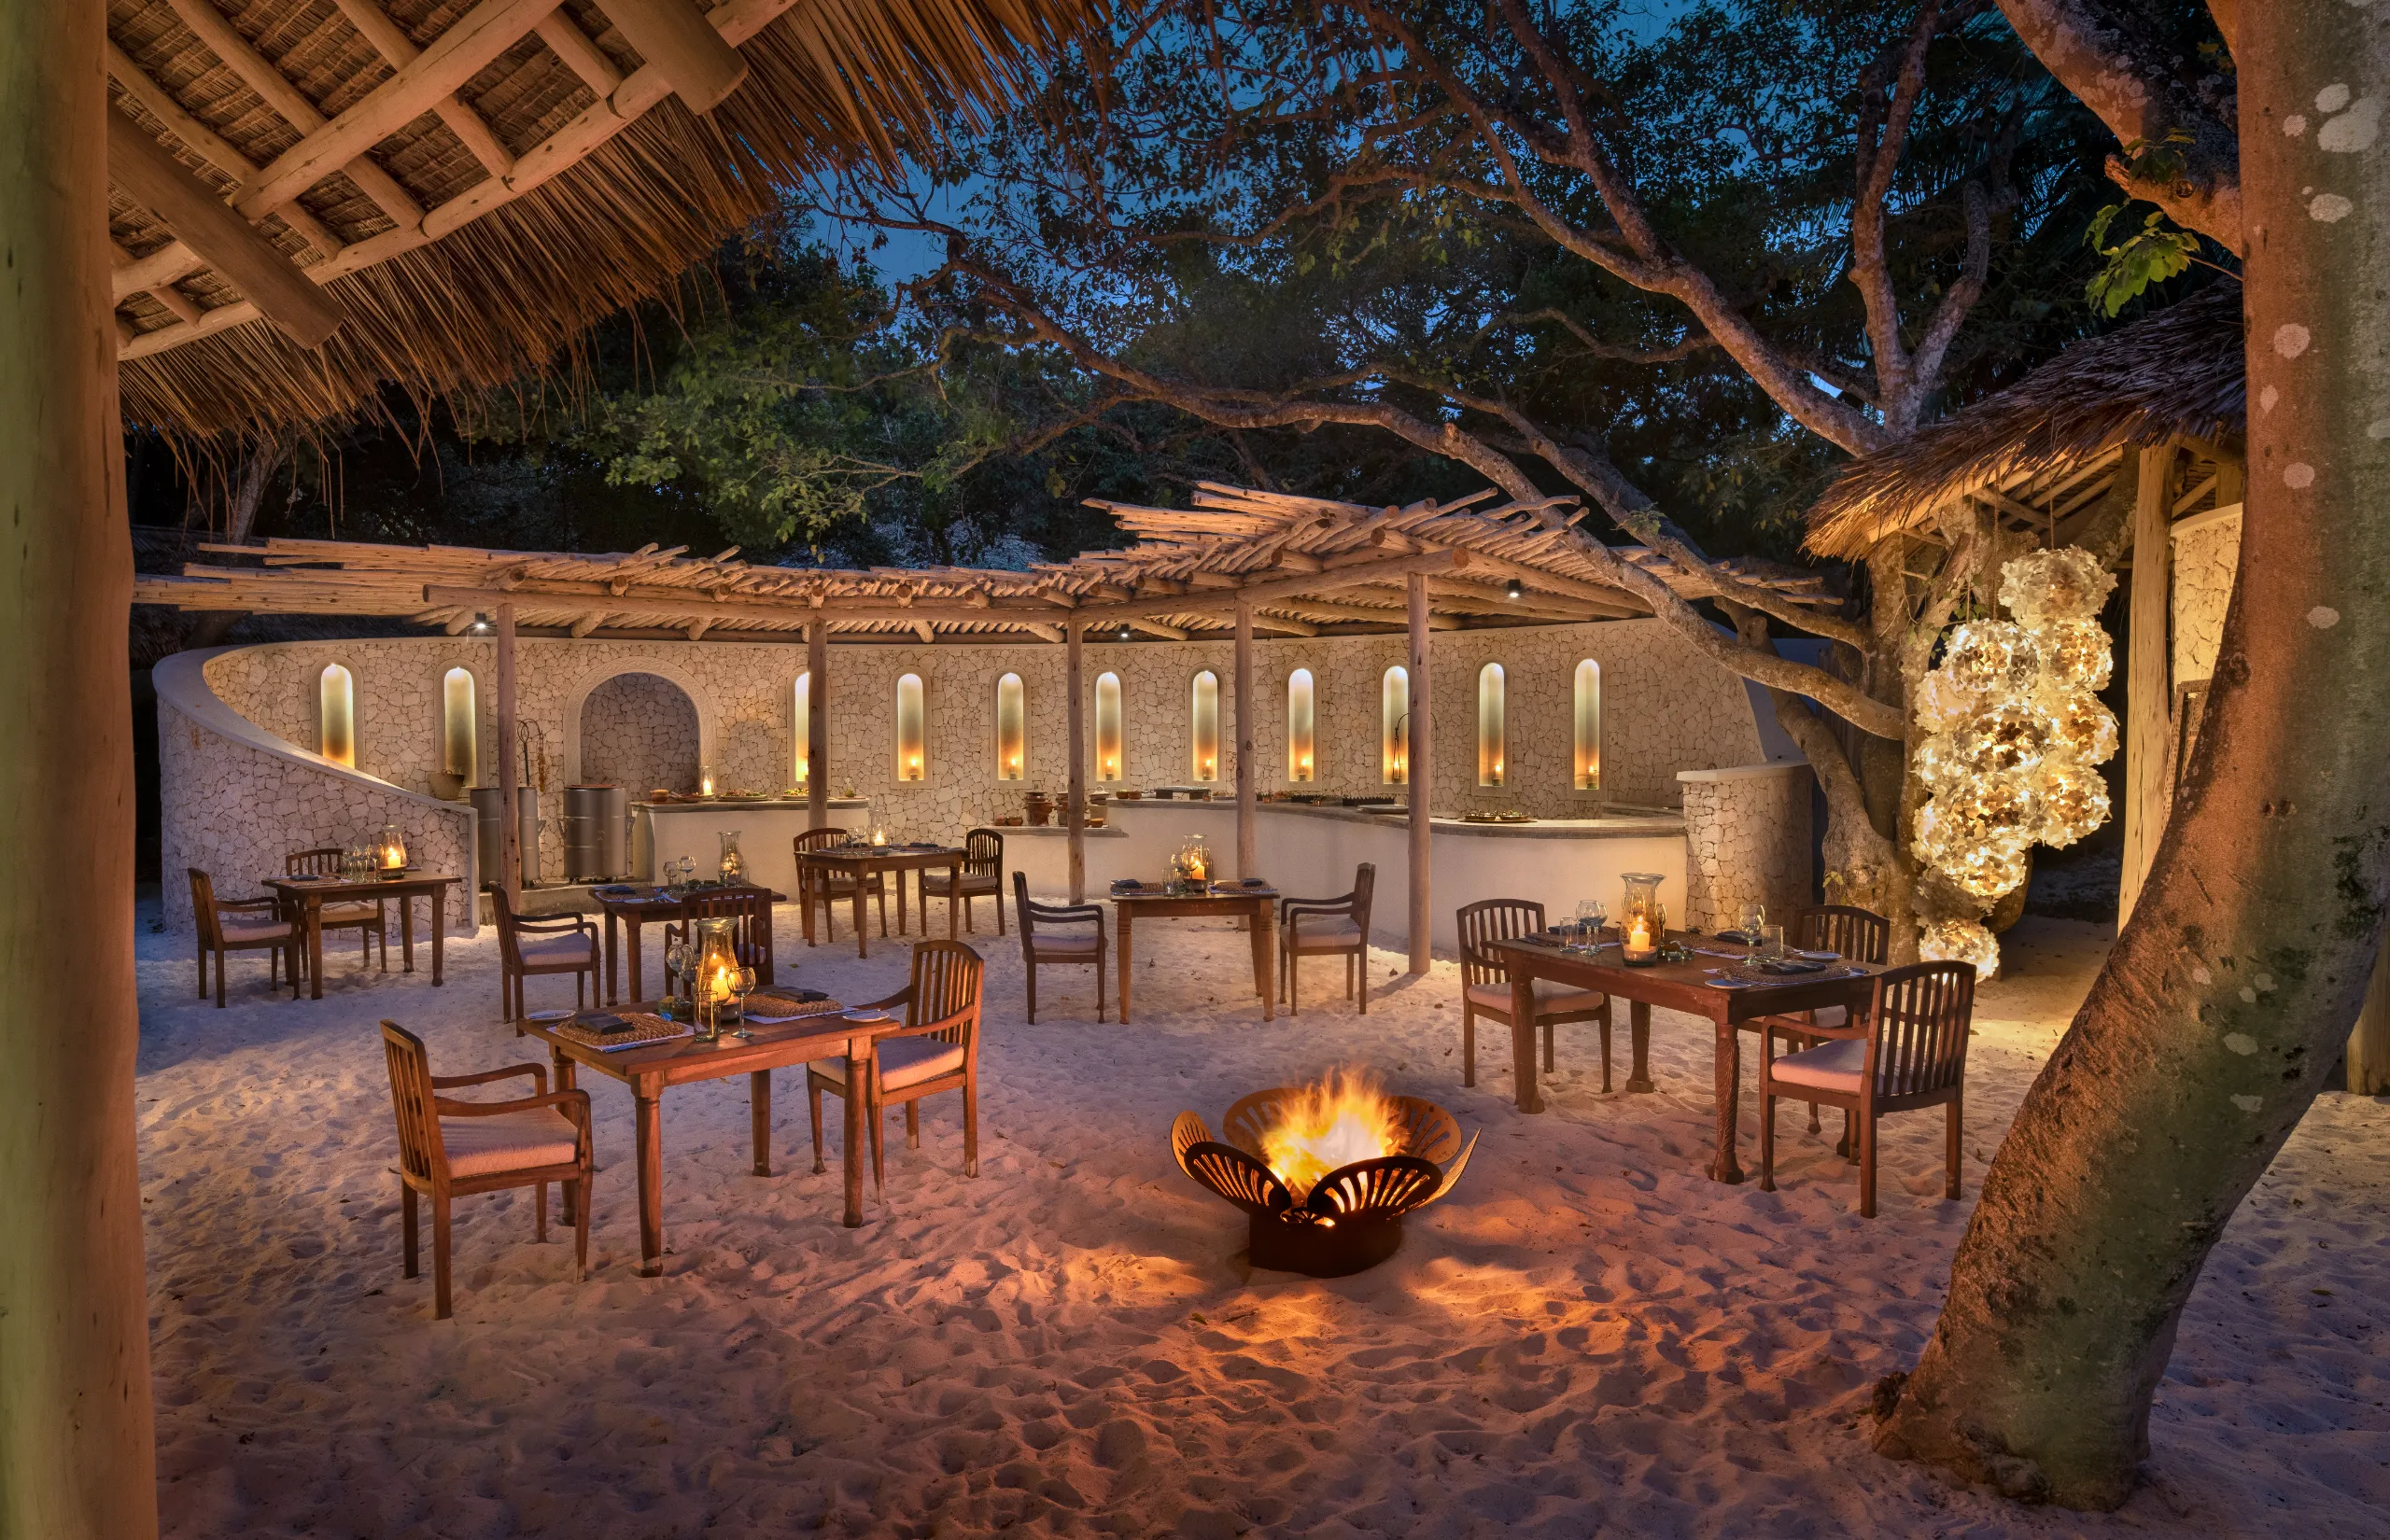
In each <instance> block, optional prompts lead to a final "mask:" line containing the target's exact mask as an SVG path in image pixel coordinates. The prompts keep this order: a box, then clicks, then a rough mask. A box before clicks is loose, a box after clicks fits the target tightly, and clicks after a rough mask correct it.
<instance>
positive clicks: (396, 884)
mask: <svg viewBox="0 0 2390 1540" xmlns="http://www.w3.org/2000/svg"><path fill="white" fill-rule="evenodd" d="M459 880H460V879H459V878H457V877H452V876H442V875H438V874H437V873H429V872H420V873H418V872H410V873H408V874H407V875H404V876H400V877H356V878H351V877H308V876H279V877H266V878H263V879H262V881H263V882H264V885H265V886H266V887H268V888H270V889H274V897H276V898H278V899H280V900H281V901H282V902H283V903H284V904H285V905H287V906H288V910H289V913H290V917H291V918H292V919H294V920H295V921H296V922H297V923H298V925H299V927H300V929H301V930H302V931H303V932H304V933H305V935H306V937H307V978H308V981H309V982H308V988H307V998H308V999H310V1000H321V999H323V998H324V905H325V904H327V903H359V902H363V903H371V902H372V901H373V900H375V899H396V900H398V902H399V936H400V945H401V949H402V951H403V954H404V956H405V959H406V963H405V967H404V970H403V971H404V972H406V973H414V972H415V900H416V899H428V900H429V901H430V903H431V982H432V984H433V985H434V986H435V987H436V986H438V985H441V984H443V983H445V982H447V981H446V979H445V977H444V976H443V962H444V960H445V949H444V947H443V942H444V941H445V939H446V936H447V932H448V926H447V924H446V912H447V907H448V889H449V888H450V887H451V886H453V885H454V884H455V883H457V881H459ZM384 945H385V946H386V947H387V945H388V943H387V940H386V941H385V942H384ZM383 966H384V967H385V968H386V969H387V967H388V966H389V959H388V956H387V952H386V953H385V955H384V958H383Z"/></svg>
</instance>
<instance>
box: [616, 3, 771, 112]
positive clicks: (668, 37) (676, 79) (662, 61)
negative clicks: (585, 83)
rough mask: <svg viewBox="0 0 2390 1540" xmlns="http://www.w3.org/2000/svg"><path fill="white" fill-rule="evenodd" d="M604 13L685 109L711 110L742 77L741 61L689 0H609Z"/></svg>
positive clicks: (744, 70)
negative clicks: (612, 1)
mask: <svg viewBox="0 0 2390 1540" xmlns="http://www.w3.org/2000/svg"><path fill="white" fill-rule="evenodd" d="M606 15H607V16H608V17H609V18H610V19H612V21H613V23H614V25H615V26H616V27H618V28H620V29H621V30H622V34H623V35H624V36H625V37H626V38H628V39H630V45H631V47H633V48H635V49H639V52H640V58H642V59H644V60H646V61H647V62H648V63H651V64H654V66H655V67H656V70H657V71H658V73H660V74H661V75H662V76H663V77H664V78H665V79H666V80H667V81H668V82H669V83H670V84H671V87H672V90H673V91H674V92H675V93H677V94H678V95H679V96H680V98H681V102H682V105H684V106H686V107H687V108H688V109H689V110H690V111H691V112H711V111H712V110H713V109H714V108H716V107H718V106H720V105H722V101H723V98H724V97H726V96H728V95H729V94H730V93H731V92H732V91H737V90H738V83H739V82H740V81H742V80H744V79H746V78H747V60H746V56H745V55H743V54H741V53H740V52H739V51H738V49H735V48H732V47H731V46H730V45H729V44H728V43H726V42H724V41H723V36H722V34H720V33H719V32H716V31H715V30H714V27H713V23H712V22H710V21H707V20H706V19H705V16H704V15H703V14H702V13H701V12H700V11H698V9H697V7H696V6H694V5H692V4H690V0H614V3H613V4H612V5H611V6H608V7H606Z"/></svg>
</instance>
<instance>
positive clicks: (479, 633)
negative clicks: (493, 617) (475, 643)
mask: <svg viewBox="0 0 2390 1540" xmlns="http://www.w3.org/2000/svg"><path fill="white" fill-rule="evenodd" d="M473 635H474V636H476V637H485V636H487V635H489V617H488V616H487V615H475V616H474V617H473Z"/></svg>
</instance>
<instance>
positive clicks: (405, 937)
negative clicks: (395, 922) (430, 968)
mask: <svg viewBox="0 0 2390 1540" xmlns="http://www.w3.org/2000/svg"><path fill="white" fill-rule="evenodd" d="M399 953H400V955H401V957H403V958H404V959H406V961H405V965H404V966H403V967H402V968H401V969H400V972H401V973H414V972H415V900H414V898H413V897H411V896H410V895H408V894H405V893H401V894H400V895H399ZM389 971H390V938H389V937H387V935H386V936H384V937H383V938H382V972H384V973H388V972H389Z"/></svg>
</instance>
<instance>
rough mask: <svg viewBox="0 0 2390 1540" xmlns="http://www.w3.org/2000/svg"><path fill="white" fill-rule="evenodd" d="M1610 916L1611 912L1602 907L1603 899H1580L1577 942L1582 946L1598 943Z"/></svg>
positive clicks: (1578, 904) (1578, 903) (1578, 902)
mask: <svg viewBox="0 0 2390 1540" xmlns="http://www.w3.org/2000/svg"><path fill="white" fill-rule="evenodd" d="M1609 918H1610V912H1609V911H1608V910H1606V909H1604V908H1603V907H1602V901H1601V900H1599V899H1579V900H1578V901H1577V944H1578V945H1581V946H1593V945H1597V944H1598V943H1599V942H1600V941H1601V938H1602V926H1603V925H1604V924H1605V923H1606V922H1607V921H1608V920H1609Z"/></svg>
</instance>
